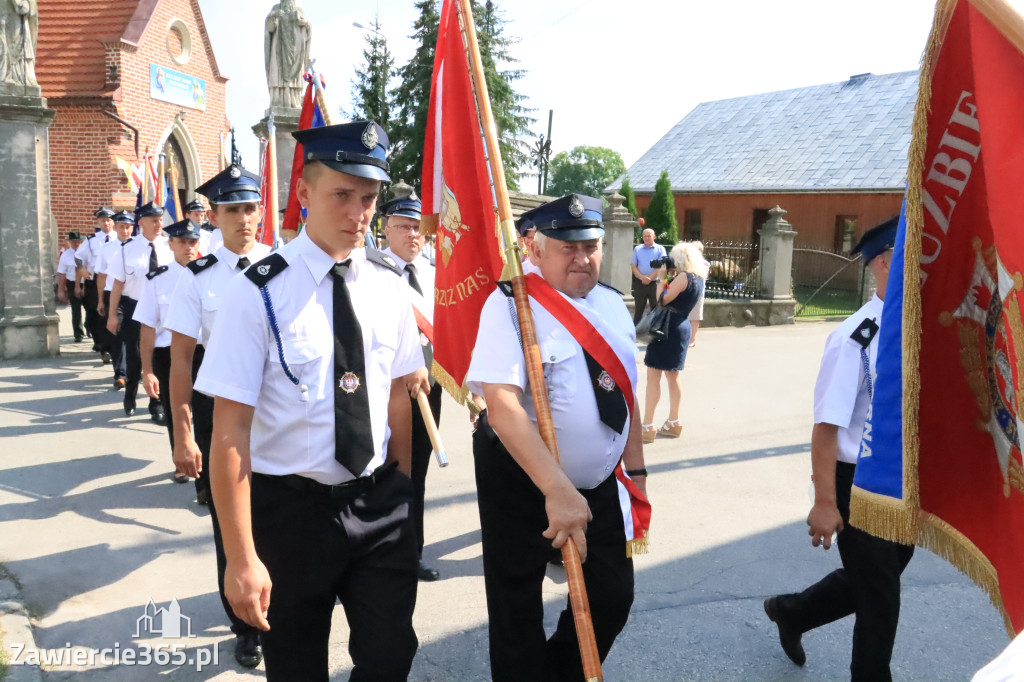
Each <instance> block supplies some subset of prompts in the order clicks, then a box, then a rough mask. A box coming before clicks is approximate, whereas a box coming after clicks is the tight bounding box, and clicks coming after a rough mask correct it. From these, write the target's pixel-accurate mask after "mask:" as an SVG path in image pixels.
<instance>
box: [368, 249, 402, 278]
mask: <svg viewBox="0 0 1024 682" xmlns="http://www.w3.org/2000/svg"><path fill="white" fill-rule="evenodd" d="M366 260H368V261H370V262H371V263H376V264H377V265H379V266H381V267H382V268H384V269H385V270H390V271H391V272H393V273H395V274H396V275H401V274H402V269H401V268H399V267H398V263H396V262H395V259H394V258H392V257H391V256H389V255H387V254H386V253H384V252H383V251H379V250H377V249H371V248H370V247H366Z"/></svg>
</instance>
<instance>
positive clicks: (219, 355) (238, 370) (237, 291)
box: [168, 275, 270, 407]
mask: <svg viewBox="0 0 1024 682" xmlns="http://www.w3.org/2000/svg"><path fill="white" fill-rule="evenodd" d="M184 278H185V276H184V275H182V279H184ZM190 279H194V277H192V278H190ZM179 288H181V284H180V282H179ZM223 296H224V305H222V306H221V308H220V310H219V311H218V312H217V319H216V321H215V322H214V324H213V331H212V333H211V334H210V345H209V347H207V349H206V355H205V356H204V358H203V364H202V367H200V368H199V377H198V378H197V379H196V385H195V388H196V390H197V391H201V392H203V393H205V394H207V395H210V396H217V397H220V398H227V399H228V400H234V401H235V402H238V403H243V404H245V405H250V406H253V407H255V406H256V401H257V399H258V398H259V395H260V388H261V387H262V386H263V371H264V368H265V365H266V362H267V352H268V350H269V343H270V341H269V338H268V333H267V316H266V315H267V314H266V311H265V310H264V308H263V302H262V300H261V299H260V295H259V289H257V288H256V285H254V284H253V283H252V282H251V281H249V280H248V279H247V278H245V277H234V278H232V279H231V281H230V282H229V283H228V286H227V288H226V289H225V291H224V293H223ZM172 309H173V306H172ZM168 326H169V325H168Z"/></svg>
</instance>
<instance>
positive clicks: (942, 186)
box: [851, 0, 1024, 633]
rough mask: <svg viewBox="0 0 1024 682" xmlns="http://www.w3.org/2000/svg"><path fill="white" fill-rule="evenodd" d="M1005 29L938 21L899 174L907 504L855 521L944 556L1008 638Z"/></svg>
mask: <svg viewBox="0 0 1024 682" xmlns="http://www.w3.org/2000/svg"><path fill="white" fill-rule="evenodd" d="M1014 20H1016V22H1017V23H1016V26H1022V27H1024V21H1022V20H1021V19H1020V17H1019V16H1016V13H1015V12H1014V10H1012V9H1011V8H1009V7H1008V6H1007V5H1005V3H1003V2H1001V1H999V0H985V1H984V2H980V1H979V2H968V1H967V0H959V2H958V1H956V0H941V1H940V2H939V3H938V7H937V9H936V20H935V25H934V27H933V29H932V36H931V38H930V40H929V45H928V49H927V50H926V54H925V58H924V62H923V65H922V71H921V89H920V95H919V98H918V104H917V111H918V113H917V115H916V118H915V124H914V139H913V142H912V143H911V148H910V163H909V170H908V183H909V184H908V189H907V232H906V246H905V261H906V267H905V269H904V270H903V274H904V277H905V279H904V298H903V306H904V314H903V323H904V331H903V349H904V358H903V375H904V383H903V386H904V395H903V412H904V423H903V434H904V444H903V449H902V452H903V468H902V471H903V482H902V488H903V496H902V500H899V501H896V500H894V499H879V498H881V497H882V496H879V495H867V496H863V497H864V498H865V499H866V503H865V504H864V505H863V506H861V505H858V504H855V505H854V513H853V517H852V519H851V521H852V523H853V524H854V525H857V526H860V527H863V528H865V529H866V530H869V531H872V532H877V533H878V534H880V535H884V536H887V537H892V538H893V539H898V540H902V541H904V542H914V541H916V542H917V544H920V545H921V546H923V547H927V548H929V549H931V550H933V551H935V552H936V553H938V554H939V555H941V556H943V557H945V558H946V559H948V560H949V561H950V562H952V563H953V564H954V565H956V566H957V567H958V568H960V569H961V570H963V571H964V572H965V573H967V574H968V575H969V576H970V577H971V578H972V579H974V580H975V581H976V582H977V583H978V584H979V585H981V586H982V587H984V588H985V589H986V590H987V591H988V592H989V595H990V596H991V597H992V600H993V602H994V603H995V604H996V605H997V606H998V607H1000V608H1001V609H1002V611H1003V615H1004V617H1005V620H1006V625H1007V628H1008V629H1009V630H1010V631H1012V632H1018V633H1019V632H1021V631H1024V580H1021V576H1022V575H1024V525H1022V523H1021V520H1022V519H1024V461H1022V458H1021V438H1022V437H1024V422H1022V416H1024V384H1022V382H1021V379H1022V378H1024V324H1022V301H1024V293H1022V286H1024V279H1022V273H1024V229H1021V225H1020V210H1019V207H1018V206H1017V201H1018V197H1017V193H1018V192H1019V191H1020V179H1021V178H1022V177H1024V123H1022V119H1021V115H1020V112H1021V111H1024V31H1018V30H1017V29H1016V27H1015V25H1014ZM891 281H892V280H891V279H890V282H891ZM886 304H887V305H888V301H887V303H886ZM875 416H876V417H877V415H875ZM870 435H871V434H870V432H867V433H866V435H865V442H869V441H870ZM868 452H869V453H870V450H869V451H868ZM865 456H866V455H865V451H864V450H863V449H862V453H861V461H862V462H864V459H865ZM867 456H871V455H870V454H868V455H867ZM865 464H867V463H865ZM860 468H861V467H860V465H858V474H859V473H860V471H859V470H860ZM858 492H859V491H858ZM856 497H857V492H855V502H856V501H857V500H856ZM872 504H874V505H876V508H875V509H872V508H871V506H870V505H872ZM858 506H860V507H861V509H860V510H858V509H857V508H858ZM861 512H862V513H861Z"/></svg>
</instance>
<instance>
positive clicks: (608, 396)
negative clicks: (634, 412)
mask: <svg viewBox="0 0 1024 682" xmlns="http://www.w3.org/2000/svg"><path fill="white" fill-rule="evenodd" d="M583 357H585V358H586V359H587V371H588V372H589V373H590V379H591V381H593V384H592V387H593V389H594V398H595V399H596V400H597V413H598V414H599V415H600V416H601V421H602V422H604V423H605V424H606V425H608V427H609V428H611V429H612V430H613V431H615V432H617V433H622V427H623V426H625V425H626V419H627V417H629V408H628V407H627V406H626V396H625V395H624V394H623V393H622V389H621V388H619V387H618V386H617V385H615V382H614V381H612V378H611V375H610V374H608V372H606V371H605V370H603V369H601V365H599V364H597V360H595V359H594V358H592V357H591V356H590V353H588V352H587V351H583Z"/></svg>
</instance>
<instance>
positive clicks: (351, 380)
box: [338, 372, 359, 394]
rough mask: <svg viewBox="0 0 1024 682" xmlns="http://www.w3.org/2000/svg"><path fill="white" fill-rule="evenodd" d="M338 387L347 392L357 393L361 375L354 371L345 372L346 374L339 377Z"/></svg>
mask: <svg viewBox="0 0 1024 682" xmlns="http://www.w3.org/2000/svg"><path fill="white" fill-rule="evenodd" d="M338 388H340V389H341V390H343V391H345V393H349V394H352V393H355V392H356V390H358V388H359V377H357V376H356V375H355V374H354V373H352V372H345V374H343V375H342V377H341V378H340V379H338Z"/></svg>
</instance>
